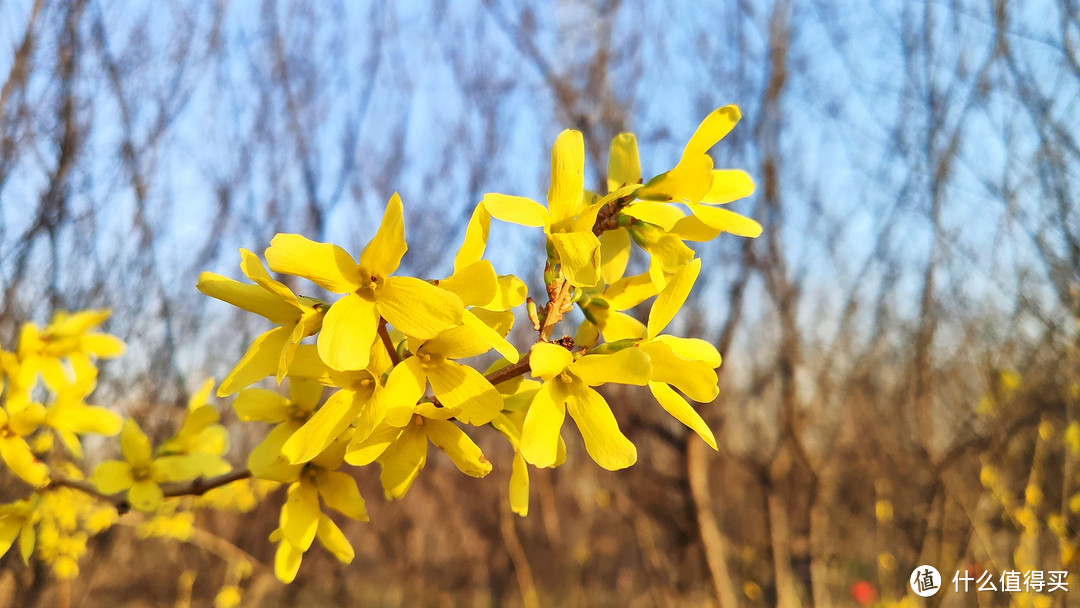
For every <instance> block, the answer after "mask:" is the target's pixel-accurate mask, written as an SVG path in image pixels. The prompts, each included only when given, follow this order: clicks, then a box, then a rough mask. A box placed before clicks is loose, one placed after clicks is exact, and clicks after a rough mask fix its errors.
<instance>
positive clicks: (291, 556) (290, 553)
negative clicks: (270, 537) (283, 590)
mask: <svg viewBox="0 0 1080 608" xmlns="http://www.w3.org/2000/svg"><path fill="white" fill-rule="evenodd" d="M303 559H304V552H303V550H301V549H297V548H296V547H294V546H292V544H290V543H289V541H287V540H282V541H281V542H280V543H278V546H277V552H275V553H274V576H276V577H277V579H278V580H279V581H281V582H283V583H286V584H288V583H291V582H293V580H295V579H296V572H297V571H298V570H300V562H301V560H303Z"/></svg>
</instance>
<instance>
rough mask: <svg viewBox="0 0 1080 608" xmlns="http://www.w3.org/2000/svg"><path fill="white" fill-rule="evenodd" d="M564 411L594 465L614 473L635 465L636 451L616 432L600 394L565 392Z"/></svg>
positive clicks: (588, 390) (576, 390) (582, 390)
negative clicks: (577, 431)
mask: <svg viewBox="0 0 1080 608" xmlns="http://www.w3.org/2000/svg"><path fill="white" fill-rule="evenodd" d="M631 350H632V349H631ZM620 352H626V351H620ZM579 387H580V388H579ZM566 411H567V412H568V413H569V414H570V417H571V418H573V419H574V423H575V424H577V427H578V430H579V431H581V437H582V439H584V440H585V450H586V451H587V452H589V456H591V457H592V459H593V460H594V461H596V464H598V465H600V466H601V467H603V468H605V469H607V470H609V471H618V470H619V469H625V468H626V467H628V466H630V465H632V464H634V463H635V462H637V448H635V447H634V444H632V443H630V440H629V439H627V438H626V436H625V435H623V434H622V431H620V430H619V423H618V422H617V421H616V420H615V415H614V414H612V413H611V408H610V407H608V404H607V402H606V401H604V398H603V397H601V396H600V393H598V392H596V391H594V390H593V389H591V388H586V387H583V386H580V385H575V387H574V390H570V391H568V396H567V400H566Z"/></svg>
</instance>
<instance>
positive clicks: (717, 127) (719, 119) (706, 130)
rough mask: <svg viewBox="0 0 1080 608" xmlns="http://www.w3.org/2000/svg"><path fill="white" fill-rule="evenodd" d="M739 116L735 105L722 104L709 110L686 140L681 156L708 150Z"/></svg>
mask: <svg viewBox="0 0 1080 608" xmlns="http://www.w3.org/2000/svg"><path fill="white" fill-rule="evenodd" d="M740 118H742V114H741V113H740V112H739V107H738V106H735V105H728V106H724V107H722V108H717V109H715V110H713V111H712V112H710V113H709V115H708V116H706V117H705V120H703V121H701V124H700V125H698V128H697V131H694V135H693V136H692V137H691V138H690V141H689V142H687V144H686V148H685V149H684V150H683V157H684V158H685V157H686V156H687V155H691V154H705V153H706V152H708V151H709V148H711V147H713V146H715V145H716V142H718V141H720V140H721V139H723V138H724V136H725V135H727V134H728V133H730V132H731V130H732V129H734V128H735V125H736V124H738V122H739V119H740Z"/></svg>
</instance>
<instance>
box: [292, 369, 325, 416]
mask: <svg viewBox="0 0 1080 608" xmlns="http://www.w3.org/2000/svg"><path fill="white" fill-rule="evenodd" d="M322 394H323V386H322V384H319V383H318V382H316V381H314V380H309V379H305V378H298V377H293V378H289V399H290V400H292V403H293V406H294V407H297V408H300V409H302V410H305V411H308V412H310V411H311V410H313V409H315V406H316V405H318V404H319V400H320V399H322Z"/></svg>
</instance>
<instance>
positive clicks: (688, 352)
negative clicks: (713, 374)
mask: <svg viewBox="0 0 1080 608" xmlns="http://www.w3.org/2000/svg"><path fill="white" fill-rule="evenodd" d="M653 341H654V342H660V343H661V344H666V345H667V346H668V348H670V349H671V351H672V352H673V353H675V354H676V355H677V356H678V357H679V358H682V359H685V360H687V361H701V362H702V363H705V364H707V365H708V366H709V367H711V368H717V367H720V351H718V350H716V347H715V346H713V345H712V344H709V343H708V342H706V341H705V340H702V339H700V338H678V337H675V336H667V335H664V336H656V338H654V339H653Z"/></svg>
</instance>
